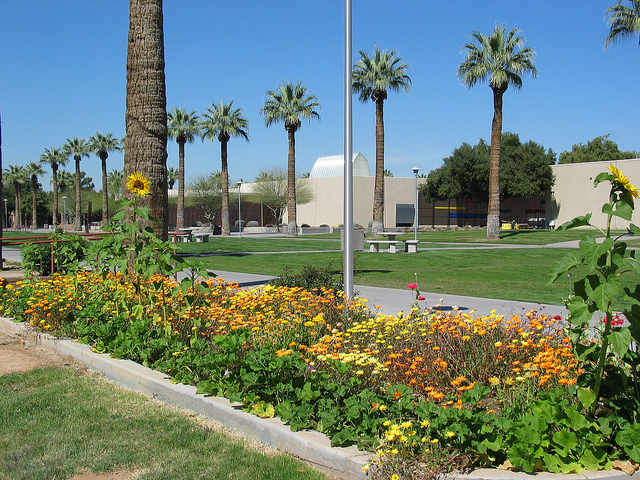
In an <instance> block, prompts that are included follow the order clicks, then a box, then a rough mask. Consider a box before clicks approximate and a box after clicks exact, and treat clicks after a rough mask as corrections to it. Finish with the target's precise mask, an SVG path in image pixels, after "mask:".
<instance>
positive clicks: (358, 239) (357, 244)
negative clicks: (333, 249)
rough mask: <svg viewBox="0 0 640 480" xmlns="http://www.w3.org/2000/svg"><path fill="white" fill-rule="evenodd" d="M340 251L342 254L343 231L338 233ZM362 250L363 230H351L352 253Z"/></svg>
mask: <svg viewBox="0 0 640 480" xmlns="http://www.w3.org/2000/svg"><path fill="white" fill-rule="evenodd" d="M340 250H342V251H343V252H344V229H342V231H341V232H340ZM363 250H364V230H363V229H362V228H354V229H353V251H354V252H362V251H363Z"/></svg>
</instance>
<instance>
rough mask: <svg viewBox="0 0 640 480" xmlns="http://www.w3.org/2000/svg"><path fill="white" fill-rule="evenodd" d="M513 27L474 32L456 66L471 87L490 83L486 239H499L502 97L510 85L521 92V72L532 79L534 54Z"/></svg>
mask: <svg viewBox="0 0 640 480" xmlns="http://www.w3.org/2000/svg"><path fill="white" fill-rule="evenodd" d="M519 34H520V31H519V30H518V29H517V28H514V29H513V30H511V31H510V32H509V33H506V27H505V25H496V27H495V30H494V31H493V33H492V34H491V35H483V34H481V33H479V32H473V33H472V34H471V35H472V37H473V38H475V39H476V40H477V41H478V43H479V46H478V45H475V44H473V43H467V44H466V45H465V46H464V47H463V48H462V49H463V51H464V50H466V51H467V54H466V57H465V60H464V62H462V64H460V66H459V67H458V77H459V78H460V79H461V80H462V83H464V85H466V86H467V87H469V88H471V87H473V86H474V85H475V84H476V83H478V82H481V81H485V80H487V79H488V80H489V87H491V90H493V122H492V124H491V156H490V164H489V211H488V215H487V238H488V239H491V240H495V239H499V238H500V139H501V136H502V97H503V95H504V93H505V92H506V91H507V88H508V87H509V85H513V87H514V88H516V89H520V88H521V87H522V78H521V76H520V75H522V74H523V73H531V75H532V76H533V77H534V78H535V77H536V76H537V75H538V71H537V70H536V67H535V66H534V64H533V63H534V57H535V54H536V52H535V51H533V50H532V49H531V48H529V47H526V48H523V45H524V38H522V37H521V36H520V35H519Z"/></svg>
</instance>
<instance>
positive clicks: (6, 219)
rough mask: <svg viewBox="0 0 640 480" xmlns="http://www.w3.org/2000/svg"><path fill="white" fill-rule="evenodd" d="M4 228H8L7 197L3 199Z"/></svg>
mask: <svg viewBox="0 0 640 480" xmlns="http://www.w3.org/2000/svg"><path fill="white" fill-rule="evenodd" d="M4 228H5V229H7V228H9V217H7V199H6V198H5V199H4Z"/></svg>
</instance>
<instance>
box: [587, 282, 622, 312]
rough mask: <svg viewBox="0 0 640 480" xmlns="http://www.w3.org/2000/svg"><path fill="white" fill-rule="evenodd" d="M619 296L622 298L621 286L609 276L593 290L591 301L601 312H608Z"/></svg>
mask: <svg viewBox="0 0 640 480" xmlns="http://www.w3.org/2000/svg"><path fill="white" fill-rule="evenodd" d="M620 296H622V286H621V285H620V280H619V279H618V277H616V276H609V278H607V280H606V281H605V282H603V283H601V284H600V285H598V286H597V287H596V288H595V289H594V290H593V300H594V302H596V305H597V306H598V309H599V310H600V311H602V312H606V311H608V310H609V309H610V307H611V306H612V305H613V304H614V302H615V300H616V299H617V298H619V297H620Z"/></svg>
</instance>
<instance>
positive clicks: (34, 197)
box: [31, 175, 38, 228]
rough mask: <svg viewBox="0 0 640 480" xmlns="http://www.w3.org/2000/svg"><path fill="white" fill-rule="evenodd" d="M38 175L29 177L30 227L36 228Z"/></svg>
mask: <svg viewBox="0 0 640 480" xmlns="http://www.w3.org/2000/svg"><path fill="white" fill-rule="evenodd" d="M37 208H38V177H36V176H35V175H33V176H32V177H31V228H38V212H37Z"/></svg>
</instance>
